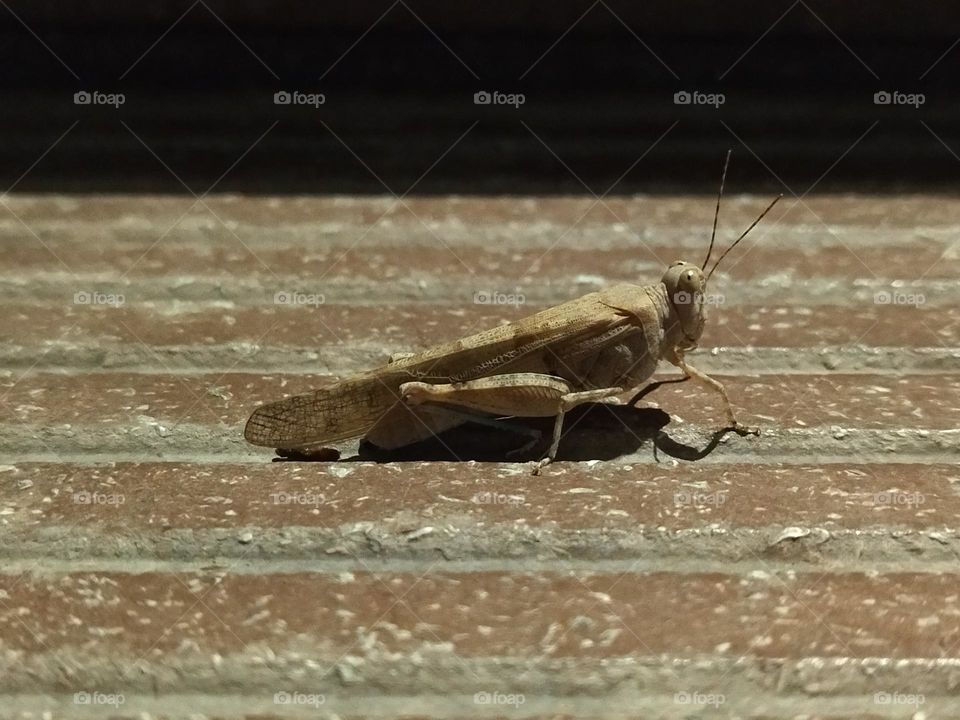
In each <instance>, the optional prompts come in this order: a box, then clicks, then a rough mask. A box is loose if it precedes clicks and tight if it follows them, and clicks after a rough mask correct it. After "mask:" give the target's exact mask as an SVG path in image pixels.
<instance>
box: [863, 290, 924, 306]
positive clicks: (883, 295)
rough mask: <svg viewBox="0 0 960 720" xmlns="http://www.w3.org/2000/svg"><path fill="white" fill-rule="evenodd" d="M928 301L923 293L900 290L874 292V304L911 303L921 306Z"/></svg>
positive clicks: (911, 304)
mask: <svg viewBox="0 0 960 720" xmlns="http://www.w3.org/2000/svg"><path fill="white" fill-rule="evenodd" d="M926 302H927V298H926V296H925V295H924V294H923V293H905V292H900V291H898V290H880V291H879V292H875V293H874V294H873V304H874V305H909V306H911V307H920V306H921V305H923V304H924V303H926Z"/></svg>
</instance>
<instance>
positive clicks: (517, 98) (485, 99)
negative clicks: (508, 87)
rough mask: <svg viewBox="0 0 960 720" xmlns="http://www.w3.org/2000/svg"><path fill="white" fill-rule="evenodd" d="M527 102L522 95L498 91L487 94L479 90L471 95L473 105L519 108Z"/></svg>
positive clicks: (525, 97)
mask: <svg viewBox="0 0 960 720" xmlns="http://www.w3.org/2000/svg"><path fill="white" fill-rule="evenodd" d="M526 101H527V96H526V95H524V94H523V93H505V92H500V91H499V90H494V91H493V92H487V91H486V90H479V91H477V92H475V93H474V94H473V104H474V105H513V107H514V108H519V107H520V106H521V105H523V104H524V103H525V102H526Z"/></svg>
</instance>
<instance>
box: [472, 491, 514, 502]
mask: <svg viewBox="0 0 960 720" xmlns="http://www.w3.org/2000/svg"><path fill="white" fill-rule="evenodd" d="M526 499H527V498H526V496H524V495H506V494H504V493H495V492H489V491H487V492H478V493H477V494H476V495H474V496H473V497H472V498H471V499H470V501H471V502H473V503H474V504H476V505H523V503H524V502H525V501H526Z"/></svg>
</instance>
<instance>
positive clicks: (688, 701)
mask: <svg viewBox="0 0 960 720" xmlns="http://www.w3.org/2000/svg"><path fill="white" fill-rule="evenodd" d="M726 701H727V696H726V695H723V694H721V693H702V692H696V691H694V692H678V693H674V694H673V702H675V703H676V704H677V705H712V706H713V707H715V708H717V707H720V706H721V705H723V704H724V703H725V702H726Z"/></svg>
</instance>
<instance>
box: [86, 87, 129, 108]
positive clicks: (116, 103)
mask: <svg viewBox="0 0 960 720" xmlns="http://www.w3.org/2000/svg"><path fill="white" fill-rule="evenodd" d="M126 101H127V96H126V95H124V94H123V93H104V92H100V91H99V90H92V91H91V90H78V91H77V92H75V93H74V94H73V104H74V105H111V106H112V107H113V108H114V109H116V108H119V107H120V106H121V105H123V104H124V103H125V102H126Z"/></svg>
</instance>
